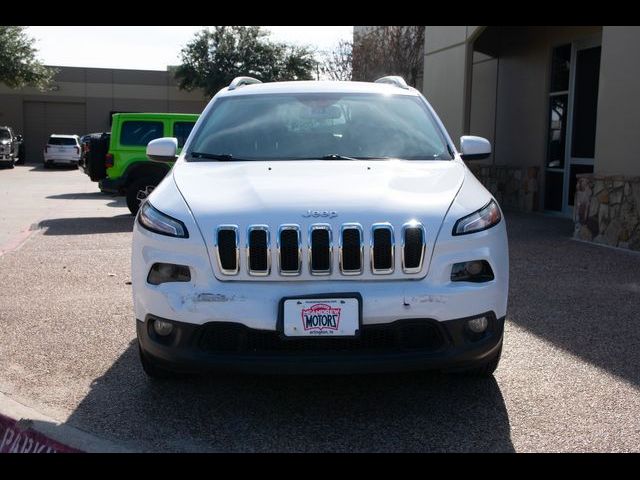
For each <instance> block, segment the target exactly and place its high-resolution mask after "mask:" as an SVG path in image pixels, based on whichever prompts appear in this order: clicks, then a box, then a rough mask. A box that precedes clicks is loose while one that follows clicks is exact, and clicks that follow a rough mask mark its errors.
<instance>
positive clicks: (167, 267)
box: [147, 263, 191, 285]
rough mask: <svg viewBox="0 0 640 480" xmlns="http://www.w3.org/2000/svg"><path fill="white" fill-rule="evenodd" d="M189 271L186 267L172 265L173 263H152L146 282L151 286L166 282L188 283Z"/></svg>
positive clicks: (189, 279) (189, 278)
mask: <svg viewBox="0 0 640 480" xmlns="http://www.w3.org/2000/svg"><path fill="white" fill-rule="evenodd" d="M190 281H191V271H190V270H189V267H187V266H186V265H174V264H173V263H154V264H153V266H152V267H151V270H149V275H148V276H147V282H149V283H150V284H151V285H160V284H161V283H166V282H190Z"/></svg>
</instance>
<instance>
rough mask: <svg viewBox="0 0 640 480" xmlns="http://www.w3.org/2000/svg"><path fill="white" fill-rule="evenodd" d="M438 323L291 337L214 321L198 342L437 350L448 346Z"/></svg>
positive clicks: (272, 348)
mask: <svg viewBox="0 0 640 480" xmlns="http://www.w3.org/2000/svg"><path fill="white" fill-rule="evenodd" d="M445 342H446V340H445V338H444V336H443V334H442V332H441V329H440V327H439V326H438V324H437V322H434V321H432V320H427V319H415V320H400V321H397V322H394V323H390V324H383V325H363V327H362V329H361V330H360V336H359V337H356V338H353V337H352V338H321V339H318V338H287V339H285V340H283V339H282V338H281V337H280V335H279V333H278V332H275V331H270V330H256V329H252V328H248V327H246V326H244V325H241V324H237V323H210V324H207V325H205V326H203V327H202V333H201V335H200V338H199V341H198V344H199V346H200V348H201V349H202V350H205V351H207V352H209V353H220V354H224V353H228V354H234V353H235V354H251V355H256V354H265V355H268V354H274V353H280V354H287V353H292V354H304V353H312V354H322V353H325V352H326V353H327V354H331V353H345V354H348V353H350V354H357V353H403V352H433V351H436V350H438V349H440V348H442V347H443V346H444V345H445Z"/></svg>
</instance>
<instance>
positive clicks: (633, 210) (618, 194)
mask: <svg viewBox="0 0 640 480" xmlns="http://www.w3.org/2000/svg"><path fill="white" fill-rule="evenodd" d="M573 220H574V222H575V232H574V237H575V238H579V239H581V240H588V241H593V242H596V243H603V244H606V245H611V246H614V247H621V248H629V249H631V250H640V177H623V176H605V175H595V174H584V175H578V183H577V186H576V196H575V203H574V209H573Z"/></svg>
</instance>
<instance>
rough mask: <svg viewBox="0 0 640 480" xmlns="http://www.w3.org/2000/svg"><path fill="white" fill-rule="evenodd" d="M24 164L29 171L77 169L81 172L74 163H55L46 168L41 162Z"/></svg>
mask: <svg viewBox="0 0 640 480" xmlns="http://www.w3.org/2000/svg"><path fill="white" fill-rule="evenodd" d="M24 166H26V167H29V171H31V172H56V171H58V172H62V171H64V172H67V171H69V170H79V172H80V173H82V170H80V169H79V168H78V167H76V166H75V165H65V164H56V165H50V166H49V167H48V168H44V165H43V164H42V163H40V164H35V165H34V164H31V163H28V164H26V165H24Z"/></svg>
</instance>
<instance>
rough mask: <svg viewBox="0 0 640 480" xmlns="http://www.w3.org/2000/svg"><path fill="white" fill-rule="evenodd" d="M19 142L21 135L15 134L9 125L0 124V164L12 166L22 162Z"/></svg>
mask: <svg viewBox="0 0 640 480" xmlns="http://www.w3.org/2000/svg"><path fill="white" fill-rule="evenodd" d="M21 144H22V135H16V134H15V132H14V131H13V129H12V128H11V127H3V126H0V165H2V166H7V167H9V168H13V165H14V164H16V163H24V158H23V156H22V155H20V154H21V150H22V149H21V148H20V146H21Z"/></svg>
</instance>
